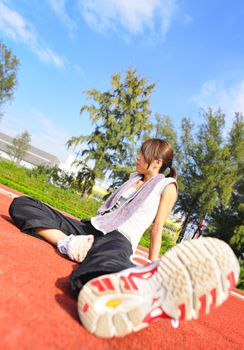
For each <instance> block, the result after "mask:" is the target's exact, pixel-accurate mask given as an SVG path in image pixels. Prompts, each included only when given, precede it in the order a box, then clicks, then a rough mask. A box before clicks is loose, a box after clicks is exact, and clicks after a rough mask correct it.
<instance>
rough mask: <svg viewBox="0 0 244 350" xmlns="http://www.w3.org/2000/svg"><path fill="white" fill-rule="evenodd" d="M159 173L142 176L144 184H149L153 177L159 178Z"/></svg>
mask: <svg viewBox="0 0 244 350" xmlns="http://www.w3.org/2000/svg"><path fill="white" fill-rule="evenodd" d="M157 175H158V173H155V174H145V175H143V176H142V181H143V182H147V181H148V180H150V179H151V178H152V177H154V176H157Z"/></svg>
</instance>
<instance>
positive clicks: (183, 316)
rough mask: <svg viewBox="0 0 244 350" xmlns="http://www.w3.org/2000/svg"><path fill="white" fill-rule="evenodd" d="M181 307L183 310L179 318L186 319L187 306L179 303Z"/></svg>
mask: <svg viewBox="0 0 244 350" xmlns="http://www.w3.org/2000/svg"><path fill="white" fill-rule="evenodd" d="M179 309H180V312H181V314H180V317H179V320H184V319H185V318H186V306H185V304H181V305H179Z"/></svg>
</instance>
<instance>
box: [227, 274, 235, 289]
mask: <svg viewBox="0 0 244 350" xmlns="http://www.w3.org/2000/svg"><path fill="white" fill-rule="evenodd" d="M227 278H228V280H229V281H230V287H229V291H231V290H232V289H234V288H235V285H236V283H235V276H234V272H233V271H232V272H231V273H230V274H229V275H228V276H227Z"/></svg>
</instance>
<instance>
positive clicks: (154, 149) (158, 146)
mask: <svg viewBox="0 0 244 350" xmlns="http://www.w3.org/2000/svg"><path fill="white" fill-rule="evenodd" d="M141 153H142V154H143V156H144V158H145V161H146V162H147V163H148V166H149V165H150V164H151V163H152V162H153V161H154V160H158V159H162V161H163V165H162V167H161V168H160V170H159V173H164V171H165V170H166V169H167V168H169V170H170V173H169V175H167V177H169V176H170V177H173V178H175V179H176V178H177V171H176V168H175V166H174V165H172V162H173V158H174V151H173V149H172V147H171V145H170V143H169V142H168V141H166V140H161V139H149V140H146V141H145V142H143V144H142V146H141Z"/></svg>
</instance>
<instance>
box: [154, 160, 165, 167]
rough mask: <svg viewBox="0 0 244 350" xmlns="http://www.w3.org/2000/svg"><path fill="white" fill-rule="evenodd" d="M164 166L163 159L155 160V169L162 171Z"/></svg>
mask: <svg viewBox="0 0 244 350" xmlns="http://www.w3.org/2000/svg"><path fill="white" fill-rule="evenodd" d="M162 165H163V161H162V159H155V160H154V168H158V169H160V168H161V166H162Z"/></svg>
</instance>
